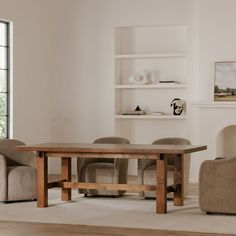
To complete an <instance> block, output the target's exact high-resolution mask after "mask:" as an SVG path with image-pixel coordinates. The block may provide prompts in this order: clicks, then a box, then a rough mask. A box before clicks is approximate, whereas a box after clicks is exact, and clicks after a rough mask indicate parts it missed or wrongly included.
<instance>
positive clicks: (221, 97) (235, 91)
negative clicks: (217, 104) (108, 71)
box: [214, 61, 236, 102]
mask: <svg viewBox="0 0 236 236" xmlns="http://www.w3.org/2000/svg"><path fill="white" fill-rule="evenodd" d="M214 101H225V102H228V101H236V61H226V62H216V63H215V87H214Z"/></svg>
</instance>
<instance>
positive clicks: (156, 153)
mask: <svg viewBox="0 0 236 236" xmlns="http://www.w3.org/2000/svg"><path fill="white" fill-rule="evenodd" d="M206 149H207V147H206V146H204V145H148V144H95V143H92V144H91V143H43V144H35V145H22V146H16V147H15V150H18V151H35V152H36V153H37V155H36V158H37V207H40V208H43V207H47V206H48V189H50V188H53V187H60V188H61V200H63V201H70V200H71V189H103V190H127V191H131V192H132V191H156V213H161V214H164V213H167V193H168V192H174V205H175V206H183V204H184V159H185V158H184V156H185V154H189V153H194V152H198V151H202V150H206ZM165 154H175V155H176V157H175V159H174V181H173V185H171V186H167V157H166V155H165ZM95 157H96V158H126V159H154V160H156V172H157V175H156V178H157V179H156V180H157V181H156V185H144V184H111V183H110V184H108V183H81V182H72V181H71V159H72V158H95ZM48 158H60V159H61V179H60V180H58V181H54V182H48Z"/></svg>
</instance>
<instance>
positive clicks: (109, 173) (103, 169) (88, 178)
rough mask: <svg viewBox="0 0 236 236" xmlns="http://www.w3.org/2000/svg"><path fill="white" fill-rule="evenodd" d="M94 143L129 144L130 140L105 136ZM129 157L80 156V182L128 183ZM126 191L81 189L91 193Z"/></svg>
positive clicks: (103, 193) (120, 192) (114, 194)
mask: <svg viewBox="0 0 236 236" xmlns="http://www.w3.org/2000/svg"><path fill="white" fill-rule="evenodd" d="M94 143H108V144H109V143H111V144H128V143H129V140H127V139H125V138H121V137H103V138H99V139H96V140H95V141H94ZM127 170H128V159H116V158H85V159H83V158H78V160H77V177H78V182H89V183H117V184H118V183H119V184H126V183H127ZM124 192H125V191H120V190H119V191H110V190H89V189H79V193H84V194H85V196H87V194H90V195H108V196H119V195H122V194H123V193H124Z"/></svg>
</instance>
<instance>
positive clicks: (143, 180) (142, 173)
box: [138, 138, 191, 198]
mask: <svg viewBox="0 0 236 236" xmlns="http://www.w3.org/2000/svg"><path fill="white" fill-rule="evenodd" d="M153 144H170V145H171V144H174V145H187V144H191V143H190V141H189V140H187V139H184V138H161V139H157V140H156V141H154V142H153ZM166 155H167V154H166ZM167 156H168V159H167V185H172V184H173V181H174V157H175V155H170V154H168V155H167ZM189 167H190V154H188V155H186V156H185V162H184V195H185V196H186V195H187V193H188V184H189ZM138 179H139V183H140V184H146V185H155V184H156V160H147V159H140V160H138ZM140 195H141V196H143V195H144V196H145V198H155V197H156V192H155V191H150V192H149V191H148V192H144V193H141V194H140ZM167 197H169V198H172V197H173V193H169V194H168V195H167Z"/></svg>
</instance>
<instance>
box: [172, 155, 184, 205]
mask: <svg viewBox="0 0 236 236" xmlns="http://www.w3.org/2000/svg"><path fill="white" fill-rule="evenodd" d="M183 171H184V155H181V154H180V155H177V157H176V158H175V162H174V184H175V185H178V187H177V190H176V191H175V192H174V205H175V206H183V205H184V173H183Z"/></svg>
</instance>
